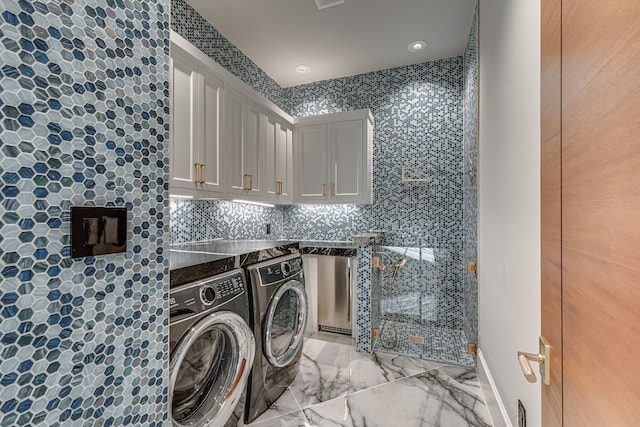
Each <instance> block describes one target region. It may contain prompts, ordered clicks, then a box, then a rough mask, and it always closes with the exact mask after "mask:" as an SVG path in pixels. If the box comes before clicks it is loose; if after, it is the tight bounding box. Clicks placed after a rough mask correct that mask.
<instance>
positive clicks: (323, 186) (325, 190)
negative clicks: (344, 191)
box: [322, 184, 327, 196]
mask: <svg viewBox="0 0 640 427" xmlns="http://www.w3.org/2000/svg"><path fill="white" fill-rule="evenodd" d="M322 195H323V196H326V195H327V184H322Z"/></svg>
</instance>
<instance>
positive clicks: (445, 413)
mask: <svg viewBox="0 0 640 427" xmlns="http://www.w3.org/2000/svg"><path fill="white" fill-rule="evenodd" d="M489 425H490V424H489V414H488V411H487V408H486V406H485V404H484V401H483V397H482V393H481V391H480V385H479V381H478V378H477V375H476V371H475V369H474V368H468V367H463V366H452V365H444V364H443V363H440V362H432V361H427V360H420V359H414V358H410V357H406V356H400V355H394V354H388V353H374V354H362V353H357V352H356V351H355V349H354V348H353V347H352V346H347V345H343V344H338V343H335V342H328V341H325V340H318V339H313V338H307V339H306V340H305V344H304V348H303V358H302V361H301V364H300V372H299V373H298V376H297V377H296V379H295V380H294V382H293V383H292V384H291V386H290V387H289V390H288V391H287V392H286V393H285V394H283V395H282V397H281V398H280V399H279V400H278V402H276V404H275V405H274V407H272V408H271V409H270V410H269V411H267V412H266V413H265V414H263V415H262V416H261V417H260V418H258V419H257V420H256V421H255V422H254V423H253V424H251V425H250V426H251V427H255V426H257V427H276V426H278V427H280V426H282V427H297V426H304V427H312V426H318V427H383V426H384V427H387V426H402V427H414V426H415V427H430V426H433V427H463V426H479V427H487V426H489Z"/></svg>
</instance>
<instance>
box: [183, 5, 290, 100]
mask: <svg viewBox="0 0 640 427" xmlns="http://www.w3.org/2000/svg"><path fill="white" fill-rule="evenodd" d="M171 29H172V30H173V31H175V32H177V33H178V34H180V35H181V36H182V37H184V38H185V39H187V40H188V41H189V42H190V43H191V44H193V45H194V46H196V47H197V48H198V49H200V50H201V51H202V52H204V53H205V54H206V55H207V56H209V57H210V58H212V59H213V60H214V61H216V62H217V63H218V64H220V65H222V66H223V67H225V68H226V69H227V70H228V71H229V72H230V73H231V74H233V75H234V76H236V77H238V78H239V79H240V80H242V81H243V82H245V83H246V84H247V85H249V86H251V87H252V88H253V89H255V90H256V91H258V92H259V93H261V94H262V95H263V96H264V97H265V98H267V99H268V100H270V101H271V102H273V103H274V104H276V105H277V106H278V107H280V108H282V109H283V110H284V111H288V110H289V108H288V104H287V98H286V94H285V91H284V89H282V88H281V87H280V85H278V83H276V82H275V80H273V79H272V78H271V77H269V75H268V74H267V73H265V72H264V71H263V70H262V68H260V67H258V66H257V65H256V64H255V63H254V62H253V61H252V60H251V59H249V58H248V57H247V56H246V55H245V54H244V53H242V51H240V50H239V49H238V48H237V47H235V46H234V45H233V44H231V42H229V40H227V39H226V38H225V37H224V36H223V35H222V34H220V32H218V30H216V29H215V28H214V27H213V26H212V25H211V24H209V23H208V22H207V21H206V20H205V19H204V18H203V17H202V16H201V15H200V14H199V13H198V12H197V11H196V10H195V9H193V8H192V7H191V6H190V5H188V4H187V3H186V2H185V1H184V0H171Z"/></svg>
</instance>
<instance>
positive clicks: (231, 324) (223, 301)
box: [169, 269, 256, 427]
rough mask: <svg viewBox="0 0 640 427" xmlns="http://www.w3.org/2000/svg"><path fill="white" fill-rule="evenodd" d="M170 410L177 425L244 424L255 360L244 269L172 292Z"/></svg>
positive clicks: (171, 418)
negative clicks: (249, 381) (250, 377)
mask: <svg viewBox="0 0 640 427" xmlns="http://www.w3.org/2000/svg"><path fill="white" fill-rule="evenodd" d="M169 306H170V311H169V355H170V362H169V410H170V420H171V423H172V425H173V426H175V427H182V426H207V427H223V426H224V427H230V426H236V425H243V424H242V422H243V419H244V406H245V399H244V398H245V396H246V395H245V393H246V386H247V379H248V376H249V371H250V370H251V367H252V364H253V360H254V356H255V350H256V348H255V340H254V337H253V332H252V330H251V328H250V327H249V324H250V319H251V313H250V309H251V306H250V302H249V292H248V289H247V282H246V280H245V275H244V271H243V270H241V269H237V270H233V271H230V272H227V273H223V274H219V275H216V276H212V277H210V278H206V279H202V280H198V281H195V282H192V283H187V284H184V285H181V286H179V287H177V288H176V289H171V290H170V291H169Z"/></svg>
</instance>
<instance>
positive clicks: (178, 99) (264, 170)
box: [169, 31, 373, 204]
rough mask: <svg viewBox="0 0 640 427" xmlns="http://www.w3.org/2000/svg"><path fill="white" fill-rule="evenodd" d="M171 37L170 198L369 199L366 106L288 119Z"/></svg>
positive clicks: (172, 34) (369, 125) (181, 40)
mask: <svg viewBox="0 0 640 427" xmlns="http://www.w3.org/2000/svg"><path fill="white" fill-rule="evenodd" d="M170 39H171V55H170V76H169V79H170V80H169V81H170V91H169V98H170V133H171V135H170V138H171V140H170V163H169V169H170V187H169V193H170V194H171V195H177V196H190V197H194V198H215V199H246V200H249V201H254V202H260V201H264V202H268V203H275V204H291V203H357V204H365V203H371V202H372V186H373V181H372V168H371V167H372V142H373V116H372V115H371V113H370V112H369V110H357V111H348V112H343V113H336V114H326V115H322V116H314V117H305V118H301V119H295V120H294V119H293V118H292V117H291V116H289V115H288V114H287V113H285V112H284V111H282V110H281V109H280V108H279V107H278V106H276V105H275V104H273V103H272V102H270V101H268V100H267V99H265V98H264V97H263V96H262V95H260V94H258V93H257V92H256V91H255V90H253V89H252V88H250V87H249V86H247V85H246V84H245V83H243V82H242V81H241V80H240V79H238V78H237V77H235V76H233V75H232V74H231V73H229V72H228V71H227V70H226V69H225V68H224V67H222V66H221V65H219V64H217V63H216V62H214V61H213V60H212V59H211V58H209V57H208V56H206V55H205V54H204V53H202V52H201V51H200V50H198V49H197V48H196V47H195V46H193V45H192V44H190V43H189V42H188V41H186V40H185V39H184V38H182V37H181V36H180V35H179V34H177V33H175V32H174V31H171V32H170ZM294 124H295V126H294Z"/></svg>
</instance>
